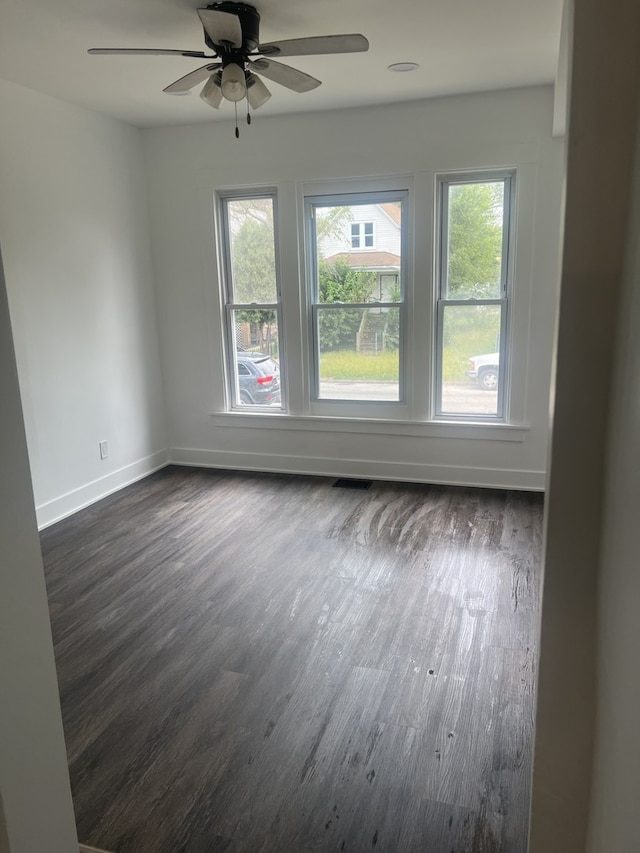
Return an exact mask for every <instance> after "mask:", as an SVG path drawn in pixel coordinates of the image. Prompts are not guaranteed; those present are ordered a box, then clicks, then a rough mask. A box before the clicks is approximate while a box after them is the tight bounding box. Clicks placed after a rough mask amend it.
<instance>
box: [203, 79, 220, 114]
mask: <svg viewBox="0 0 640 853" xmlns="http://www.w3.org/2000/svg"><path fill="white" fill-rule="evenodd" d="M200 97H201V98H202V100H203V101H205V102H206V103H207V104H209V106H210V107H213V108H214V110H218V109H220V105H221V104H222V100H223V98H222V89H221V88H220V80H219V79H218V74H212V75H211V77H209V79H208V80H207V82H206V83H205V84H204V86H203V87H202V91H201V92H200Z"/></svg>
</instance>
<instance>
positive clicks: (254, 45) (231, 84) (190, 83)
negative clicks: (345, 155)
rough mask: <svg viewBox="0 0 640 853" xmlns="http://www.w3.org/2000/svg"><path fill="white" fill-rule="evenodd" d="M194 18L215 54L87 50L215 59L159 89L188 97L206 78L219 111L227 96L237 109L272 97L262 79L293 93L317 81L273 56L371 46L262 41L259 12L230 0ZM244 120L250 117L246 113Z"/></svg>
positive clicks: (338, 40) (354, 40) (355, 37)
mask: <svg viewBox="0 0 640 853" xmlns="http://www.w3.org/2000/svg"><path fill="white" fill-rule="evenodd" d="M198 16H199V18H200V21H201V23H202V27H203V29H204V41H205V44H206V45H207V47H208V48H209V49H210V50H211V51H213V56H207V55H206V54H205V53H203V52H201V51H194V50H163V49H154V48H118V47H94V48H91V49H90V50H89V53H91V54H129V55H131V54H155V55H173V56H187V57H193V58H195V59H208V60H214V61H213V62H208V63H207V64H206V65H202V66H201V67H200V68H196V70H195V71H190V72H189V73H188V74H185V75H184V77H180V79H179V80H176V81H175V82H174V83H171V84H170V85H169V86H167V87H166V88H165V89H164V90H163V91H164V92H166V93H167V94H170V95H187V94H189V93H190V91H191V89H192V88H193V87H194V86H197V85H198V84H199V83H202V82H203V81H206V82H205V84H204V86H203V88H202V91H201V92H200V97H201V98H202V99H203V100H204V101H206V103H207V104H209V106H211V107H214V108H215V109H219V108H220V106H221V104H222V102H223V100H227V101H232V102H235V103H236V110H237V103H238V101H241V100H242V99H243V98H245V97H246V99H247V102H248V104H249V107H251V109H253V110H257V109H258V108H259V107H261V106H262V105H263V104H264V103H265V102H266V101H267V100H268V99H269V98H270V97H271V93H270V92H269V90H268V89H267V87H266V86H265V84H264V83H263V82H262V80H261V79H260V77H266V78H267V79H268V80H272V81H273V82H274V83H279V84H280V85H281V86H286V88H287V89H291V90H292V91H294V92H310V91H311V90H312V89H315V88H316V87H317V86H319V85H320V80H316V78H315V77H312V76H311V75H310V74H305V73H304V72H303V71H299V70H298V69H297V68H292V67H291V66H290V65H285V64H284V63H282V62H278V61H277V60H275V59H274V57H276V56H277V57H280V56H313V55H319V54H331V53H357V52H361V51H366V50H368V49H369V42H368V41H367V39H366V38H365V37H364V36H363V35H360V34H358V33H349V34H342V35H328V36H310V37H308V38H296V39H285V40H284V41H273V42H268V43H266V44H260V39H259V30H260V14H259V12H258V11H257V9H255V8H254V7H253V6H248V5H247V4H245V3H235V2H231V0H221V2H217V3H211V4H210V5H209V6H205V7H204V8H202V9H198ZM247 120H248V121H250V116H249V115H247ZM236 136H238V128H237V124H236Z"/></svg>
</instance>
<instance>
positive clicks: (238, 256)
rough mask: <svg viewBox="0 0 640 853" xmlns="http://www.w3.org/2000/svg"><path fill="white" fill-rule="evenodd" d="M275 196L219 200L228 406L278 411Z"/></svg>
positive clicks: (278, 320)
mask: <svg viewBox="0 0 640 853" xmlns="http://www.w3.org/2000/svg"><path fill="white" fill-rule="evenodd" d="M274 207H275V195H274V194H272V193H266V194H264V195H255V196H253V195H252V196H222V197H221V198H220V213H221V244H222V246H221V248H222V258H223V262H224V263H223V279H224V302H225V306H224V319H225V338H226V344H227V361H228V365H227V367H228V371H227V375H228V378H229V382H228V386H229V396H230V405H231V407H232V408H236V407H245V406H252V407H268V408H270V409H273V408H282V402H281V389H280V367H279V363H278V357H279V350H280V339H279V334H278V332H279V328H280V295H279V294H280V288H279V285H278V264H277V253H276V234H275V224H274Z"/></svg>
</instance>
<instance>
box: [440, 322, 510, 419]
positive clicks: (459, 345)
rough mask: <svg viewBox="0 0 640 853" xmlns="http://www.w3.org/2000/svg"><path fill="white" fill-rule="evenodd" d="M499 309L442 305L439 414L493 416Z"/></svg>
mask: <svg viewBox="0 0 640 853" xmlns="http://www.w3.org/2000/svg"><path fill="white" fill-rule="evenodd" d="M500 317H501V307H500V306H499V305H446V306H445V307H444V318H443V329H442V334H443V357H442V414H458V415H476V414H477V415H497V414H498V368H499V364H500V358H499V354H498V350H499V348H500Z"/></svg>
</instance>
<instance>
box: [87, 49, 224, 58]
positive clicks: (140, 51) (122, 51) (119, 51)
mask: <svg viewBox="0 0 640 853" xmlns="http://www.w3.org/2000/svg"><path fill="white" fill-rule="evenodd" d="M87 53H91V54H93V55H94V56H95V55H97V54H119V55H123V54H124V55H127V54H128V55H129V56H134V55H135V56H142V55H143V54H145V53H148V54H153V55H154V56H190V57H193V58H195V59H215V58H216V57H215V56H207V55H206V53H203V52H202V51H201V50H164V49H162V48H155V47H92V48H90V49H89V50H88V51H87Z"/></svg>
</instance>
